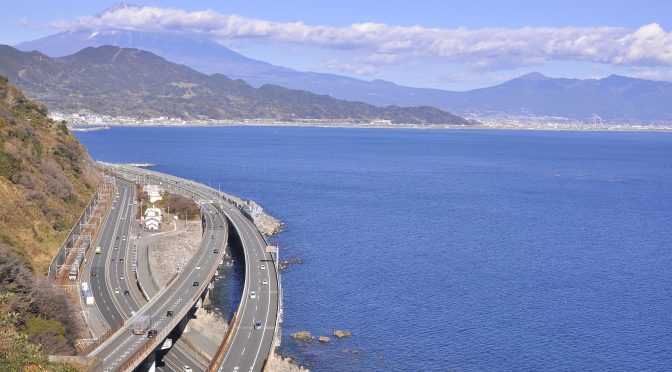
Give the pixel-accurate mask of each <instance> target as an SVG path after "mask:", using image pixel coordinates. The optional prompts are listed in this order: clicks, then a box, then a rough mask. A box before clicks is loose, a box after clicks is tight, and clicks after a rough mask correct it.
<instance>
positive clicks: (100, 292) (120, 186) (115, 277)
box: [82, 180, 139, 327]
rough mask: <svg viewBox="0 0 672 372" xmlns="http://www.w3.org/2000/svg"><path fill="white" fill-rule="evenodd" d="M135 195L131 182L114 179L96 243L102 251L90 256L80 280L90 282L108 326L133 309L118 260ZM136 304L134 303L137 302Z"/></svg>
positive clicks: (125, 245)
mask: <svg viewBox="0 0 672 372" xmlns="http://www.w3.org/2000/svg"><path fill="white" fill-rule="evenodd" d="M135 194H136V192H135V187H134V186H133V185H132V184H130V183H129V182H123V181H120V180H117V194H116V195H115V197H114V201H113V203H112V208H111V210H110V212H109V214H108V215H107V218H106V220H105V224H104V228H103V231H102V233H101V234H100V237H99V239H98V242H97V243H96V244H97V246H100V247H101V248H102V252H101V254H93V255H92V258H91V265H90V269H89V270H85V271H84V273H83V277H82V281H87V280H88V281H89V283H90V287H91V291H92V292H93V297H94V299H95V303H96V306H97V307H98V309H99V311H100V314H101V315H102V318H103V319H104V321H105V322H107V324H108V326H110V327H111V326H114V325H115V324H117V323H118V322H121V321H123V320H124V319H125V318H127V317H128V316H129V315H130V312H131V311H133V310H134V309H135V306H133V305H131V301H133V300H134V299H129V298H127V297H130V296H124V295H123V293H124V291H125V290H128V289H129V288H128V285H127V282H126V280H121V279H120V277H122V276H123V277H124V279H126V277H128V275H127V274H126V271H125V265H123V264H119V259H120V258H124V257H125V256H126V252H127V250H128V240H129V238H128V234H129V231H130V224H131V221H132V220H133V213H134V211H135V208H133V202H134V201H135ZM117 237H119V238H118V239H117ZM94 249H95V248H94ZM116 288H119V293H114V291H115V289H116ZM129 294H130V291H129ZM135 305H136V306H137V302H136V303H135ZM137 307H139V306H137ZM124 315H125V316H124Z"/></svg>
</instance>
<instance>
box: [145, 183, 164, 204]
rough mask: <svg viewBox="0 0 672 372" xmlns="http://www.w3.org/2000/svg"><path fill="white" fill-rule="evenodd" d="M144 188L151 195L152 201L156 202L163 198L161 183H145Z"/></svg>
mask: <svg viewBox="0 0 672 372" xmlns="http://www.w3.org/2000/svg"><path fill="white" fill-rule="evenodd" d="M142 189H143V190H144V191H145V192H146V193H147V196H149V202H150V203H155V202H157V201H158V200H161V199H162V198H163V192H164V191H163V187H161V186H159V185H145V186H144V187H143V188H142Z"/></svg>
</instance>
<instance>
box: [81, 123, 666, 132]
mask: <svg viewBox="0 0 672 372" xmlns="http://www.w3.org/2000/svg"><path fill="white" fill-rule="evenodd" d="M77 126H78V128H83V127H85V126H91V127H92V128H96V129H95V130H82V129H80V130H77V131H78V132H97V131H101V130H107V129H111V128H116V127H119V128H217V127H237V128H240V127H303V128H341V129H419V130H501V131H540V132H672V125H671V126H669V127H657V126H651V127H644V126H628V125H617V126H602V127H595V126H590V125H585V126H547V125H546V126H544V125H539V126H526V125H521V126H516V125H469V126H466V125H421V124H346V123H334V124H325V123H312V124H304V123H279V122H264V123H186V124H159V123H152V124H137V123H133V124H131V123H128V124H111V125H107V126H106V127H105V128H100V126H99V124H77Z"/></svg>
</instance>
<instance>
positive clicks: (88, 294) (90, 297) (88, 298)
mask: <svg viewBox="0 0 672 372" xmlns="http://www.w3.org/2000/svg"><path fill="white" fill-rule="evenodd" d="M84 298H85V299H86V302H85V303H86V306H93V305H94V304H95V303H96V301H95V300H94V299H93V292H91V291H86V293H85V294H84Z"/></svg>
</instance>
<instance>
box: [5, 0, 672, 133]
mask: <svg viewBox="0 0 672 372" xmlns="http://www.w3.org/2000/svg"><path fill="white" fill-rule="evenodd" d="M132 6H133V5H129V4H123V3H122V4H119V5H117V7H132ZM111 9H115V7H113V8H111ZM108 11H110V10H108ZM102 45H115V46H119V47H125V48H138V49H143V50H147V51H150V52H152V53H154V54H157V55H159V56H162V57H164V58H166V59H168V60H170V61H173V62H176V63H180V64H184V65H187V66H190V67H191V68H194V69H195V70H197V71H201V72H204V73H221V74H224V75H226V76H228V77H230V78H232V79H242V80H244V81H245V82H247V83H248V84H250V85H252V86H254V87H261V86H263V85H265V84H274V85H280V86H283V87H285V88H290V89H299V90H306V91H310V92H313V93H316V94H324V95H329V96H332V97H335V98H339V99H345V100H354V101H361V102H366V103H369V104H373V105H378V106H386V105H398V106H433V107H437V108H439V109H442V110H447V111H450V112H453V113H457V114H461V115H465V114H475V115H477V116H489V115H494V114H512V115H523V116H525V115H529V116H559V117H565V118H570V119H576V120H582V121H590V120H592V117H593V115H597V116H599V117H601V118H603V119H605V120H612V121H623V122H628V121H634V122H641V121H644V122H646V121H672V109H671V108H670V107H669V105H668V104H667V102H670V100H671V99H672V88H671V87H672V83H669V82H657V81H650V80H644V79H636V78H628V77H622V76H610V77H607V78H604V79H583V80H580V79H555V78H549V77H546V76H543V75H541V74H539V73H533V74H532V75H529V74H528V75H525V76H523V77H520V78H516V79H513V80H510V81H507V82H505V83H503V84H499V85H496V86H493V87H488V88H481V89H475V90H470V91H466V92H455V91H446V90H440V89H429V88H411V87H405V86H400V85H397V84H394V83H391V82H387V81H383V80H373V81H366V80H361V79H355V78H350V77H345V76H340V75H336V74H328V73H316V72H302V71H296V70H293V69H290V68H286V67H280V66H275V65H272V64H270V63H266V62H263V61H258V60H255V59H252V58H248V57H245V56H243V55H241V54H239V53H236V52H235V51H233V50H231V49H229V48H226V47H224V46H222V45H220V44H217V43H215V42H213V41H211V40H208V39H204V38H198V37H189V36H184V35H176V34H171V35H167V34H158V33H151V32H142V31H128V30H95V29H88V28H76V29H72V30H68V31H64V32H61V33H57V34H54V35H50V36H46V37H43V38H41V39H37V40H34V41H28V42H23V43H20V44H18V45H16V48H18V49H20V50H24V51H32V50H37V51H40V52H42V53H45V54H47V55H50V56H66V55H70V54H73V53H75V52H77V51H79V50H81V49H83V48H85V47H89V46H94V47H98V46H102Z"/></svg>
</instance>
